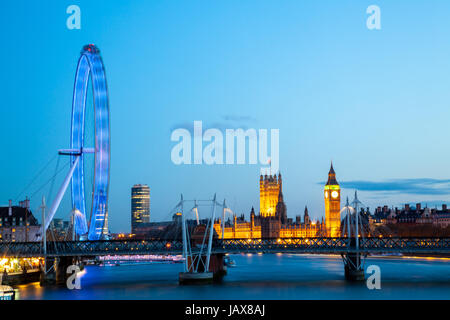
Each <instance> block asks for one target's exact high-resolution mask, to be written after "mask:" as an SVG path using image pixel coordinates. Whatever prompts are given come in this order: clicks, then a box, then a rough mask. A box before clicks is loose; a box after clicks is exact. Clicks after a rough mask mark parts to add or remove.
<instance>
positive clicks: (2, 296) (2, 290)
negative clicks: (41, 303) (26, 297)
mask: <svg viewBox="0 0 450 320" xmlns="http://www.w3.org/2000/svg"><path fill="white" fill-rule="evenodd" d="M15 298H16V292H15V291H14V289H13V288H12V287H10V286H5V285H0V300H15Z"/></svg>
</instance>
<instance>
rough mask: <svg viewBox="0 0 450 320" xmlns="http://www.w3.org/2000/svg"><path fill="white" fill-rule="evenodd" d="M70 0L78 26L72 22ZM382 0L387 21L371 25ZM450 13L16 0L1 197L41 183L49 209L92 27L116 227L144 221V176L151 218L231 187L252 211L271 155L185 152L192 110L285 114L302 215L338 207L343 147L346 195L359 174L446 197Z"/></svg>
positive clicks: (217, 114) (7, 32) (415, 194)
mask: <svg viewBox="0 0 450 320" xmlns="http://www.w3.org/2000/svg"><path fill="white" fill-rule="evenodd" d="M72 4H76V5H78V6H79V7H80V8H81V29H80V30H69V29H68V28H67V27H66V19H67V18H68V17H69V15H68V14H67V13H66V8H67V7H68V6H69V5H72ZM372 4H376V5H378V6H379V7H380V9H381V30H369V29H368V28H367V27H366V19H367V17H368V14H366V8H367V7H368V6H369V5H372ZM449 16H450V2H449V1H446V0H442V1H438V0H436V1H432V2H430V1H411V0H408V1H401V0H396V1H393V0H390V1H381V0H376V1H364V0H354V1H335V0H329V1H299V0H292V1H290V0H283V1H275V0H248V1H242V0H221V1H219V0H214V1H211V0H203V1H198V0H189V1H156V0H152V1H148V0H147V1H98V0H95V1H92V0H89V1H75V0H71V1H61V0H53V1H49V0H45V1H44V0H43V1H28V0H27V1H25V0H14V1H12V0H3V1H2V4H1V11H0V30H1V31H0V32H1V35H2V36H1V41H2V45H1V46H2V50H1V51H0V58H1V59H0V61H1V62H0V63H1V72H0V88H1V108H0V110H1V113H0V135H1V139H0V150H1V158H0V165H1V166H0V168H1V170H0V181H1V183H0V204H3V205H6V204H7V203H8V199H13V200H14V201H15V203H17V202H18V201H19V200H22V199H23V198H24V197H25V196H28V197H31V205H32V210H33V212H35V214H36V215H37V216H38V217H39V218H40V214H39V213H38V212H37V210H38V209H37V208H38V207H39V203H40V201H41V197H42V196H43V195H45V196H47V195H48V194H50V195H51V193H50V191H49V189H50V188H52V187H51V183H50V184H48V183H46V182H48V181H51V177H52V175H53V174H54V172H55V168H56V162H57V160H54V161H53V162H50V164H49V165H48V166H47V167H45V165H46V164H47V163H49V161H50V160H51V159H55V155H56V153H57V150H58V149H59V148H66V147H68V146H69V138H70V118H71V102H72V90H73V82H74V75H75V69H76V65H77V60H78V58H79V55H80V50H81V48H82V47H83V45H85V44H88V43H94V44H96V45H97V46H98V47H99V48H100V50H101V54H102V57H103V61H104V63H105V68H106V76H107V80H108V88H109V102H110V115H111V123H110V125H111V176H110V177H111V180H110V183H111V184H110V194H109V215H110V221H109V226H110V230H111V231H112V232H119V231H120V232H128V231H129V230H130V193H131V191H130V189H131V187H132V185H133V184H136V183H143V184H148V185H149V186H150V188H151V221H159V220H166V219H169V218H170V210H171V209H172V208H173V206H174V205H175V204H176V203H177V201H178V199H179V197H180V194H181V193H183V194H184V195H185V198H189V199H193V198H197V199H205V198H211V197H212V196H213V194H214V193H217V196H218V198H219V200H220V201H222V199H223V198H226V199H227V202H228V204H229V206H230V207H231V209H232V210H233V211H234V212H236V213H238V214H241V213H244V214H245V215H246V216H247V217H248V215H249V212H250V209H251V207H252V206H254V207H255V210H256V211H258V210H259V173H260V167H261V165H260V164H256V165H250V164H247V165H213V166H208V165H180V166H177V165H175V164H173V163H172V161H171V157H170V155H171V150H172V148H173V147H174V146H175V144H176V143H174V142H172V141H171V140H170V136H171V132H172V130H173V129H175V128H179V127H189V126H192V125H193V121H194V120H201V121H203V125H204V127H208V128H209V127H214V128H218V129H221V130H224V129H225V128H230V129H233V128H255V129H269V130H270V129H279V132H280V170H281V173H282V175H283V179H284V180H283V181H284V182H283V193H284V199H285V201H286V204H287V209H288V216H290V217H294V216H295V215H297V214H300V213H303V209H304V207H305V205H307V206H308V208H309V211H310V214H311V215H312V216H313V218H316V219H320V218H321V217H322V216H323V215H324V203H323V202H324V201H323V183H324V181H326V179H327V173H328V170H329V167H330V161H331V160H332V161H333V164H334V169H335V171H336V175H337V179H338V181H339V182H340V183H341V186H342V187H343V191H342V198H343V201H345V197H346V196H349V197H352V195H353V193H354V190H355V189H356V190H359V198H360V200H361V201H362V202H363V203H364V204H365V205H367V206H370V207H371V208H373V207H374V206H378V205H384V204H387V205H389V206H402V204H404V203H415V202H422V203H423V204H425V203H427V204H428V205H429V206H433V207H434V206H435V205H436V204H440V203H443V202H446V201H448V200H449V199H450V173H449V163H448V159H449V158H450V148H448V140H449V137H450V130H449V125H448V124H449V119H450V81H449V80H450V78H449V77H450V19H449ZM64 163H67V159H66V158H62V159H61V164H60V167H59V168H64V167H62V165H63V164H64ZM42 168H44V169H42ZM41 169H42V173H41V174H40V175H38V177H37V178H36V179H34V180H33V178H34V177H35V176H36V174H37V173H39V172H40V171H41ZM65 170H66V171H64V170H63V171H61V172H60V174H59V175H57V177H56V179H55V182H54V185H53V195H54V194H55V193H56V190H57V188H58V187H59V185H60V184H61V181H62V179H63V177H64V175H65V173H66V172H67V168H66V169H65ZM49 179H50V180H49ZM51 200H52V199H48V202H51ZM70 206H71V205H70V193H69V192H67V194H66V196H65V197H64V199H63V202H62V205H61V207H60V209H59V211H58V212H57V215H56V216H57V217H59V218H64V219H68V216H69V211H70Z"/></svg>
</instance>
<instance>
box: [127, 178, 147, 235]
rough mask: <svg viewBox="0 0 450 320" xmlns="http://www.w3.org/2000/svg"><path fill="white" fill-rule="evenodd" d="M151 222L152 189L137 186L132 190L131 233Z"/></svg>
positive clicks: (143, 185)
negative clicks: (141, 225) (143, 224)
mask: <svg viewBox="0 0 450 320" xmlns="http://www.w3.org/2000/svg"><path fill="white" fill-rule="evenodd" d="M148 222H150V188H149V186H148V185H145V184H135V185H134V186H133V187H132V188H131V233H135V228H136V227H138V226H139V225H140V224H142V223H148Z"/></svg>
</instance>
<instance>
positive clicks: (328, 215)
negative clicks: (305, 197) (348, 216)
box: [324, 162, 341, 238]
mask: <svg viewBox="0 0 450 320" xmlns="http://www.w3.org/2000/svg"><path fill="white" fill-rule="evenodd" d="M324 197H325V228H326V230H327V237H333V238H336V237H340V234H341V188H340V187H339V183H338V182H337V180H336V173H335V172H334V168H333V162H331V167H330V171H329V172H328V181H327V184H326V185H325V188H324Z"/></svg>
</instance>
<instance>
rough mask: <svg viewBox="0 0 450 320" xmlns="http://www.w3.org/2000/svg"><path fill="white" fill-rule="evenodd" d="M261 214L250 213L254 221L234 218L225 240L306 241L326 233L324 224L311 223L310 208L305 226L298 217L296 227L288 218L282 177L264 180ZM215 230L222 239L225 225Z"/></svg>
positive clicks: (217, 223) (260, 182) (306, 214)
mask: <svg viewBox="0 0 450 320" xmlns="http://www.w3.org/2000/svg"><path fill="white" fill-rule="evenodd" d="M259 187H260V188H259V190H260V199H259V203H260V212H259V215H256V214H255V210H254V208H252V210H251V212H250V221H249V222H248V221H245V219H244V216H243V215H242V216H240V217H237V216H236V215H235V216H234V217H233V221H227V222H226V223H225V228H224V229H225V230H224V232H223V235H224V239H238V238H239V239H261V238H304V237H317V236H321V235H323V233H324V232H325V226H324V222H323V220H322V222H317V223H316V222H314V221H311V219H310V217H309V213H308V208H306V207H305V212H304V216H303V222H302V221H301V217H300V216H297V218H296V221H295V223H294V222H293V221H292V219H288V218H287V208H286V204H285V202H284V198H283V188H282V178H281V174H278V176H276V175H273V176H272V175H270V176H268V175H265V176H262V175H261V176H260V179H259ZM214 230H215V231H216V233H217V234H218V235H219V237H222V222H221V221H220V219H218V220H216V222H215V223H214Z"/></svg>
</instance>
